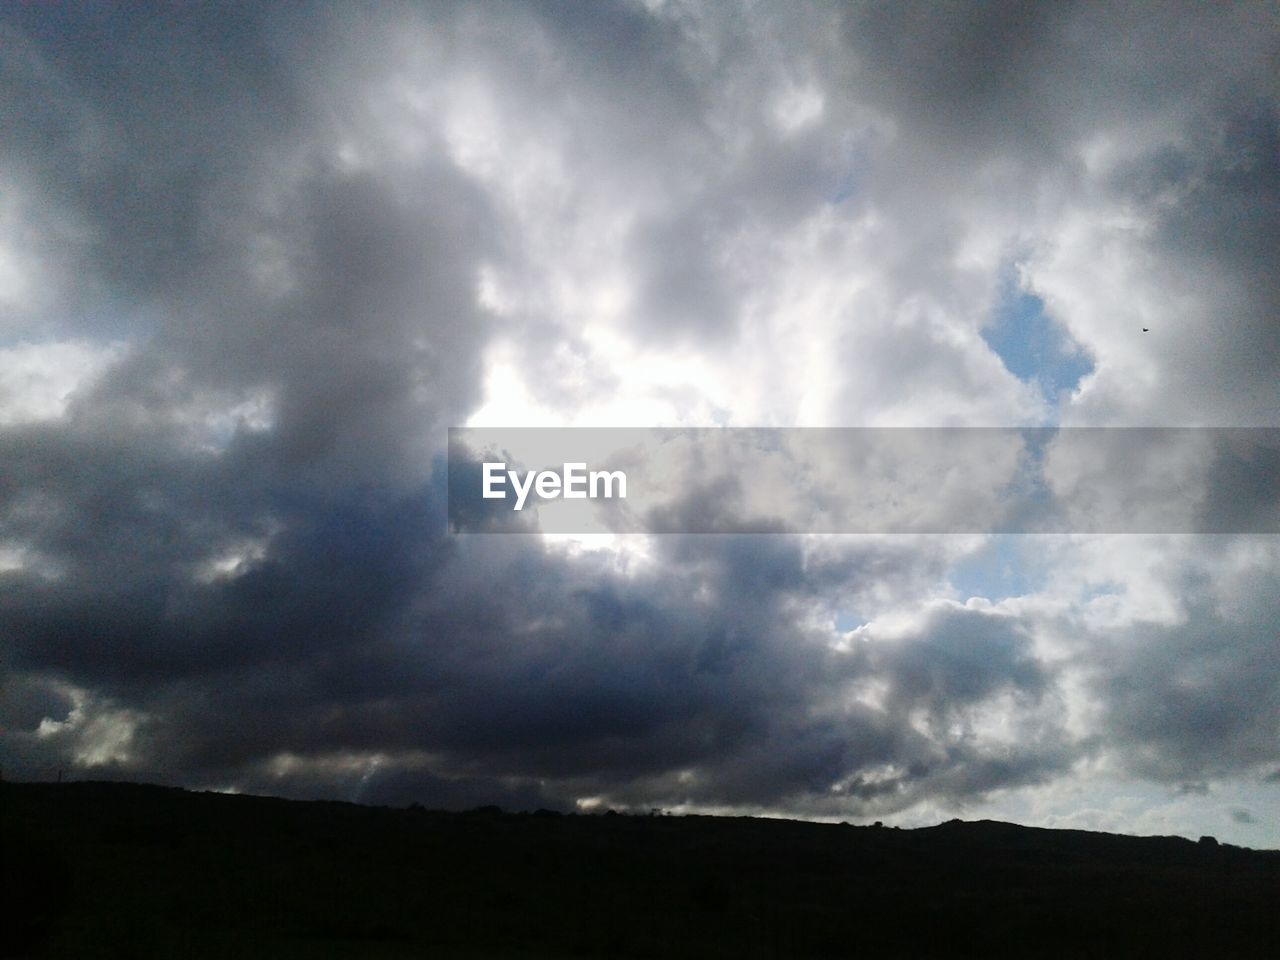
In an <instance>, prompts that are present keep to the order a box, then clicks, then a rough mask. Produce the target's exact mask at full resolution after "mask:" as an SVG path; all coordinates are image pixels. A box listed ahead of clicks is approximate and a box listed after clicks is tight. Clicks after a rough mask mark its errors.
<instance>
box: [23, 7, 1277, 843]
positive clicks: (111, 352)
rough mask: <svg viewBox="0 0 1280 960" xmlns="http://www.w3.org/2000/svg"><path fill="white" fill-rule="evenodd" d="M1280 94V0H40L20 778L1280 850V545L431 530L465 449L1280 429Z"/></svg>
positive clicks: (27, 296) (30, 243)
mask: <svg viewBox="0 0 1280 960" xmlns="http://www.w3.org/2000/svg"><path fill="white" fill-rule="evenodd" d="M1278 122H1280V10H1278V9H1277V7H1276V6H1275V5H1274V4H1268V3H1261V2H1259V3H1242V4H1238V5H1230V4H1226V5H1223V4H1214V5H1208V4H1198V3H1197V4H1190V3H1188V4H1177V3H1163V2H1162V3H1155V2H1152V3H1148V4H1124V3H1113V4H1071V5H1068V4H1059V3H1044V4H1038V5H1037V4H1021V3H990V4H983V5H978V4H944V3H927V4H926V3H897V2H895V3H882V4H869V5H862V4H846V3H840V4H824V3H790V2H779V3H763V2H759V3H746V4H734V3H723V2H706V3H693V2H682V0H668V2H663V0H649V2H618V3H604V2H601V3H532V2H530V3H488V2H486V3H447V4H445V3H441V4H438V5H437V4H413V5H408V4H390V3H388V4H381V5H363V4H361V5H356V4H342V5H339V4H324V5H320V6H316V7H310V6H307V5H305V4H263V5H261V6H259V7H254V6H247V7H236V8H232V7H229V6H227V7H224V6H222V5H217V4H209V5H200V6H196V5H187V4H183V5H181V7H180V8H176V9H173V10H170V11H169V12H164V11H163V10H157V9H156V8H154V7H152V6H151V5H139V4H128V3H122V4H119V5H107V4H65V5H59V4H34V3H33V4H8V5H5V7H4V8H3V11H0V141H2V142H0V671H3V674H2V681H0V763H2V765H3V772H4V775H5V776H7V777H11V778H14V779H20V778H42V779H43V778H52V777H53V776H56V774H57V771H58V770H60V769H61V770H64V771H66V774H67V775H69V776H73V777H125V778H130V779H140V780H154V781H160V782H165V783H175V784H182V785H185V786H188V787H192V788H211V789H229V790H241V791H246V792H249V791H253V792H265V793H272V794H281V795H287V796H297V797H332V798H340V799H355V800H361V801H365V802H373V803H391V804H405V803H408V802H410V801H420V802H422V803H424V804H426V805H428V806H442V807H467V806H474V805H477V804H482V803H498V804H501V805H503V806H505V807H508V808H513V809H522V808H528V809H531V808H534V807H539V806H547V807H557V808H561V809H573V808H575V807H576V808H578V809H582V810H591V809H603V808H605V807H617V808H628V807H629V808H640V809H647V808H650V807H655V806H660V807H663V808H666V809H671V810H677V811H679V810H689V811H716V812H737V813H769V814H785V815H792V816H803V817H817V818H829V819H836V820H842V819H843V820H850V821H853V822H863V821H868V820H876V819H879V820H883V821H885V822H887V823H897V824H902V825H914V824H920V823H929V822H936V821H937V820H940V819H946V818H949V817H952V816H962V817H967V818H974V817H980V816H985V817H997V818H1003V819H1012V820H1018V821H1020V822H1024V823H1030V824H1038V825H1049V826H1078V827H1087V828H1098V829H1108V830H1117V831H1122V832H1132V833H1181V834H1187V835H1191V836H1193V837H1194V836H1198V835H1199V834H1201V833H1210V834H1214V835H1216V836H1218V837H1219V838H1221V839H1225V840H1229V841H1232V842H1235V843H1240V844H1244V845H1249V846H1271V847H1277V846H1280V586H1278V584H1280V543H1278V542H1277V541H1278V540H1280V537H1276V536H1265V535H1254V536H1111V537H1101V536H1092V537H1086V536H1074V537H1039V538H1033V537H985V536H980V535H966V536H958V535H957V536H929V537H926V536H897V537H894V536H844V537H841V536H827V537H818V536H808V537H805V536H781V535H776V536H745V535H744V536H725V537H709V536H680V535H675V534H672V535H663V536H652V537H643V536H628V537H617V538H608V537H594V538H593V537H585V538H570V537H537V536H534V537H529V536H500V535H499V536H450V535H448V534H446V532H445V499H444V494H445V469H444V465H443V462H442V457H443V455H444V452H445V445H446V433H445V431H446V429H447V428H448V427H450V426H463V425H471V426H497V427H511V426H525V425H530V426H532V425H537V426H584V425H591V426H654V425H694V426H717V425H731V426H778V427H786V426H1039V425H1052V424H1062V425H1097V426H1161V425H1164V426H1264V427H1276V426H1280V126H1278ZM1144 327H1145V328H1148V332H1145V333H1144V332H1143V328H1144ZM1205 482H1209V481H1205Z"/></svg>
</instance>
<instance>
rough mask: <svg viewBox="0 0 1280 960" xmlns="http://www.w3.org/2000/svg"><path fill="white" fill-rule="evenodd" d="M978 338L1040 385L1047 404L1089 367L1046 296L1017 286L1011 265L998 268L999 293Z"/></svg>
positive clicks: (1070, 387)
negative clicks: (1049, 308)
mask: <svg viewBox="0 0 1280 960" xmlns="http://www.w3.org/2000/svg"><path fill="white" fill-rule="evenodd" d="M982 339H983V340H985V341H986V342H987V346H989V347H990V348H991V349H992V350H993V351H995V353H996V355H997V356H998V357H999V358H1000V360H1001V361H1002V362H1003V363H1004V365H1005V367H1006V368H1007V369H1008V370H1009V372H1010V373H1012V374H1013V375H1014V376H1015V377H1017V378H1018V379H1019V380H1022V381H1024V382H1026V383H1035V384H1037V385H1039V387H1040V390H1041V392H1042V393H1043V394H1044V397H1045V399H1046V400H1047V401H1048V402H1049V403H1050V404H1054V405H1056V404H1057V402H1058V398H1059V397H1060V396H1061V395H1062V393H1063V391H1067V392H1070V391H1072V390H1074V389H1075V388H1076V387H1077V386H1078V385H1079V383H1080V381H1081V379H1083V378H1084V377H1085V376H1086V375H1088V374H1090V373H1092V372H1093V362H1092V360H1090V358H1089V356H1088V355H1087V354H1086V353H1085V352H1084V351H1083V350H1082V349H1081V348H1080V346H1079V345H1078V344H1076V343H1075V342H1074V341H1072V340H1071V339H1070V338H1069V337H1068V335H1067V334H1066V332H1065V331H1064V330H1063V329H1062V328H1061V327H1060V326H1059V325H1058V324H1056V323H1055V322H1054V321H1053V319H1052V318H1051V317H1050V316H1049V315H1048V314H1047V313H1046V312H1045V309H1044V301H1043V300H1041V299H1040V298H1039V297H1037V296H1035V295H1034V294H1032V293H1028V292H1027V291H1026V290H1024V289H1023V288H1022V287H1021V285H1020V284H1019V283H1018V277H1017V273H1016V271H1015V270H1014V269H1013V268H1012V267H1010V268H1008V269H1006V270H1004V271H1002V275H1001V279H1000V297H999V300H998V301H997V303H996V308H995V311H994V313H993V316H992V320H991V323H990V324H989V325H988V326H987V327H985V328H984V329H983V331H982Z"/></svg>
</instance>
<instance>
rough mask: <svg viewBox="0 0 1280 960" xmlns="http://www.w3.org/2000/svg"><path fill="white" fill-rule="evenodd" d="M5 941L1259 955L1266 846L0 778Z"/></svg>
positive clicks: (400, 952)
mask: <svg viewBox="0 0 1280 960" xmlns="http://www.w3.org/2000/svg"><path fill="white" fill-rule="evenodd" d="M0 844H2V848H0V869H2V870H3V872H4V886H5V889H4V890H3V891H2V895H3V903H4V909H3V910H0V916H7V917H8V918H9V919H7V920H5V921H3V926H4V929H3V947H2V948H0V955H3V956H31V957H44V956H49V957H68V958H94V957H131V958H132V957H165V958H168V957H178V958H206V957H227V958H237V960H239V958H249V957H272V958H277V957H279V958H288V957H356V958H372V960H378V958H402V957H446V958H453V957H512V958H533V957H548V958H549V957H698V958H717V957H726V958H728V957H732V958H735V960H737V958H751V957H775V956H776V957H881V956H884V957H934V956H956V957H981V958H989V957H1005V956H1011V957H1013V956H1016V957H1042V956H1043V957H1100V958H1102V957H1119V956H1125V957H1136V956H1142V957H1153V958H1154V957H1159V958H1166V957H1170V956H1196V957H1273V958H1274V957H1280V852H1276V851H1252V850H1243V849H1240V848H1236V847H1229V846H1225V845H1224V846H1212V845H1209V844H1207V843H1202V844H1196V843H1192V842H1190V841H1188V840H1181V839H1171V838H1135V837H1121V836H1112V835H1109V834H1099V833H1084V832H1077V831H1062V830H1035V829H1029V828H1026V827H1018V826H1012V825H1010V824H1004V823H993V822H990V821H984V822H978V823H961V822H959V821H953V822H951V823H948V824H943V825H941V826H938V827H933V828H929V829H924V830H894V829H888V828H876V827H850V826H833V825H823V824H813V823H799V822H792V821H778V820H751V819H729V818H711V817H662V816H657V817H630V816H617V815H613V816H558V815H555V814H547V813H537V814H503V813H500V812H498V811H496V810H487V811H484V810H482V811H475V812H472V813H452V814H451V813H433V812H428V811H424V810H421V809H415V810H395V809H387V808H375V807H362V806H355V805H351V804H339V803H297V802H290V801H286V800H275V799H268V798H261V797H231V796H223V795H219V794H205V793H187V792H184V791H181V790H174V789H166V788H161V787H150V786H138V785H131V784H105V783H74V784H64V785H52V784H0Z"/></svg>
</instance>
